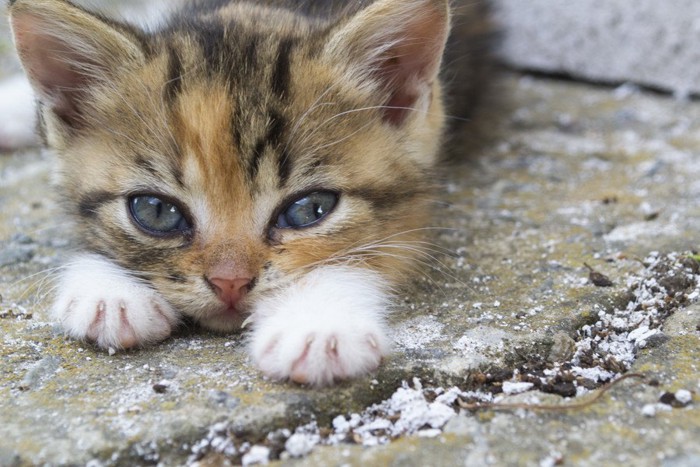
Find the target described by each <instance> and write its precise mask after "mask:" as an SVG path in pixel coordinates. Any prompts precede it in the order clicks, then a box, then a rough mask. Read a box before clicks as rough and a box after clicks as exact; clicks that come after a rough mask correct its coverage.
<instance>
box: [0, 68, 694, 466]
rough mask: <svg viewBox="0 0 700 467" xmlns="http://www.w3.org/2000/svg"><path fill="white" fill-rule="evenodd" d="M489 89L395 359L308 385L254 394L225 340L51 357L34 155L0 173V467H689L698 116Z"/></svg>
mask: <svg viewBox="0 0 700 467" xmlns="http://www.w3.org/2000/svg"><path fill="white" fill-rule="evenodd" d="M8 69H9V68H8ZM1 73H2V70H0V74H1ZM496 94H498V95H499V96H500V98H499V99H498V100H499V101H500V104H499V105H498V106H497V109H498V110H497V111H494V112H493V114H489V115H485V116H483V117H482V118H483V120H480V122H481V123H480V125H479V130H480V131H479V132H478V133H479V134H480V135H481V141H482V144H480V146H479V149H478V151H477V152H478V153H477V154H474V155H472V156H471V157H469V158H467V159H466V160H463V161H462V162H459V163H456V164H454V165H453V166H451V167H450V168H449V170H448V171H447V172H448V175H447V176H446V182H445V187H446V188H445V189H444V190H443V193H442V194H441V200H440V202H437V203H436V209H435V214H436V219H435V227H439V229H436V230H435V233H434V234H433V236H432V237H431V241H432V242H433V243H434V249H435V253H434V255H433V256H434V257H433V258H432V259H430V261H428V264H427V266H426V270H425V273H424V275H423V276H421V277H417V278H416V280H415V282H414V283H412V284H410V285H409V286H408V287H406V289H405V290H404V291H403V292H402V294H401V296H400V297H399V300H398V303H397V306H396V311H395V313H394V314H393V316H392V324H393V329H394V340H395V352H394V354H393V356H392V357H391V358H390V359H388V361H387V362H386V363H385V364H384V365H383V366H382V367H381V369H380V370H379V371H378V372H377V373H376V374H374V375H371V376H369V377H367V378H363V379H360V380H358V381H354V382H351V383H346V384H342V385H340V386H338V387H334V388H328V389H322V390H317V389H309V388H304V387H299V386H296V385H291V384H278V383H271V382H269V381H266V380H265V379H264V378H262V377H261V376H260V374H259V373H258V372H257V371H256V370H255V368H254V367H252V366H251V364H250V363H249V361H248V358H247V356H246V355H245V353H244V349H243V348H242V345H241V343H240V337H239V336H237V335H229V336H218V335H212V334H208V333H205V332H201V331H199V330H196V329H188V330H183V331H182V332H181V333H180V334H179V335H177V336H175V337H173V338H172V339H169V340H168V341H166V342H165V343H163V344H160V345H158V346H156V347H152V348H148V349H143V350H138V351H132V352H125V353H117V354H114V355H109V354H108V353H105V352H102V351H99V350H97V349H95V348H93V347H92V346H90V345H86V344H81V343H78V342H73V341H69V340H66V339H64V338H63V337H62V336H61V334H60V331H59V330H58V329H56V327H55V326H54V325H53V324H52V323H51V322H49V320H48V317H47V313H46V309H47V306H48V304H49V302H50V294H51V287H52V286H51V283H52V282H51V280H52V278H53V277H55V272H56V268H58V267H60V265H61V264H62V261H64V260H65V258H66V256H67V255H68V254H69V249H70V242H69V240H68V232H67V229H66V226H65V222H63V220H62V215H61V212H60V210H59V209H58V207H57V205H56V201H55V199H54V198H53V195H52V192H51V190H50V186H49V185H50V174H51V163H52V161H51V156H50V155H44V154H41V153H40V151H38V150H26V151H21V152H18V153H14V154H5V155H2V156H0V206H1V209H0V295H2V299H1V301H0V355H2V359H1V360H0V465H36V464H44V463H46V464H49V465H84V464H89V465H94V466H98V465H151V464H158V463H161V464H162V465H182V464H193V465H221V464H227V463H230V464H238V463H244V464H247V465H251V464H255V463H256V462H264V461H272V462H274V461H277V460H280V459H281V462H282V463H284V464H292V465H295V464H298V465H402V466H403V465H416V466H418V465H421V466H423V465H435V466H438V465H486V464H493V465H514V464H518V465H520V464H522V465H541V466H549V465H561V464H564V465H567V464H570V465H613V464H622V463H624V464H630V465H668V466H694V465H699V464H700V445H699V444H698V443H697V439H700V397H699V396H698V392H699V391H700V370H699V368H698V357H699V356H700V303H699V300H698V298H700V288H699V285H698V284H699V283H700V276H699V274H700V263H698V259H696V256H695V255H696V253H694V249H696V248H698V240H697V239H698V235H697V232H698V231H700V203H698V200H700V181H699V180H700V156H699V153H700V105H699V104H698V103H695V102H687V101H679V100H674V99H672V98H669V97H665V96H659V95H653V94H646V93H640V92H638V91H635V90H634V89H631V88H629V87H623V88H618V89H609V88H599V87H595V86H590V85H585V84H575V83H570V82H559V81H553V80H547V79H541V78H532V77H527V76H520V75H512V74H509V75H505V76H504V77H503V78H502V79H500V80H499V83H498V85H497V87H496ZM463 149H464V152H465V154H466V153H467V152H473V151H470V148H468V147H466V146H465V147H464V148H463ZM631 374H638V375H641V376H643V377H640V378H629V379H626V380H624V381H621V382H620V383H619V384H616V385H614V386H612V387H609V386H607V383H609V382H610V381H611V380H615V379H617V378H619V377H620V376H622V375H631ZM598 396H600V397H599V398H596V397H598ZM479 404H482V406H481V407H479V406H478V405H479ZM484 404H486V405H485V406H484ZM493 404H496V406H494V405H493ZM504 404H510V405H504Z"/></svg>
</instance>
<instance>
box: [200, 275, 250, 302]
mask: <svg viewBox="0 0 700 467" xmlns="http://www.w3.org/2000/svg"><path fill="white" fill-rule="evenodd" d="M252 281H253V279H250V278H247V277H242V278H236V279H220V278H218V277H215V278H213V279H209V282H211V284H212V285H213V286H214V291H215V292H216V295H217V296H218V297H219V299H220V300H221V301H222V302H224V303H225V304H226V305H228V306H229V307H231V308H235V307H236V304H237V303H238V302H240V301H241V300H242V299H243V297H244V296H245V294H246V293H247V292H248V289H249V285H250V283H251V282H252Z"/></svg>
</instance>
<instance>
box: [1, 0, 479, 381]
mask: <svg viewBox="0 0 700 467" xmlns="http://www.w3.org/2000/svg"><path fill="white" fill-rule="evenodd" d="M460 8H465V9H467V8H469V7H467V6H464V7H460ZM9 12H10V20H11V25H12V30H13V33H14V38H15V43H16V46H17V50H18V52H19V56H20V59H21V61H22V64H23V66H24V69H25V71H26V73H27V76H28V78H29V80H30V82H31V84H32V86H33V88H34V90H35V92H36V95H37V96H38V101H39V116H40V121H41V127H42V131H43V135H44V138H45V140H46V143H47V145H48V146H49V147H50V148H51V149H52V150H53V151H54V152H55V153H56V155H57V158H58V163H59V167H58V172H57V185H58V190H59V194H60V196H61V197H62V200H63V202H64V204H65V207H66V210H67V214H68V216H69V217H70V218H71V219H72V220H73V222H74V223H75V233H76V235H77V237H78V239H79V241H80V242H81V245H82V247H83V249H84V252H83V253H81V254H79V255H77V256H76V257H75V259H74V260H73V262H72V263H70V264H68V265H67V266H66V267H65V270H64V271H63V274H62V277H61V280H60V283H59V284H58V288H57V290H58V293H57V297H56V299H55V302H54V304H53V307H52V313H53V316H55V318H56V319H57V320H58V321H60V322H61V324H62V325H63V327H64V329H65V331H66V333H67V334H68V335H70V336H72V337H74V338H76V339H86V340H90V341H94V342H95V343H96V344H97V345H99V346H100V347H103V348H115V349H126V348H131V347H136V346H141V345H146V344H151V343H155V342H158V341H160V340H163V339H165V338H166V337H168V336H169V335H170V334H171V332H172V331H173V329H174V328H175V327H176V326H177V325H178V323H179V322H180V321H181V320H182V319H183V318H185V317H187V318H189V319H192V320H194V321H196V322H198V323H200V324H201V325H202V326H204V327H205V328H208V329H213V330H216V331H223V332H226V331H234V330H237V329H240V328H241V326H242V324H243V323H244V321H248V322H249V323H250V328H251V329H250V332H251V334H250V344H249V348H250V353H251V356H252V359H253V361H254V362H255V363H256V365H257V366H258V367H259V368H260V369H261V370H262V371H263V372H264V373H265V374H266V375H269V376H270V377H272V378H275V379H291V380H293V381H296V382H300V383H310V384H317V385H321V384H329V383H332V382H333V381H337V380H341V379H346V378H352V377H356V376H359V375H363V374H366V373H367V372H370V371H372V370H374V369H375V368H376V367H377V366H378V365H379V364H380V362H381V360H382V358H383V357H384V356H386V355H387V354H388V352H389V349H390V342H389V338H388V337H387V334H388V332H387V327H386V322H385V316H386V313H387V311H388V308H389V306H390V297H391V291H392V289H393V287H394V286H396V285H397V284H399V283H401V282H402V281H404V280H405V279H406V278H407V277H410V272H411V269H412V267H413V266H414V263H415V262H414V261H413V260H414V257H415V256H416V254H419V251H420V243H419V242H420V241H421V238H422V232H423V228H424V227H425V226H426V225H428V223H429V213H430V207H431V203H430V198H431V194H432V191H433V189H434V186H433V185H434V183H433V180H434V179H435V171H434V169H435V165H436V162H437V159H438V152H439V149H440V144H441V139H442V135H443V131H444V128H445V121H446V117H445V110H444V108H443V90H442V87H441V84H440V79H439V73H440V64H441V61H442V56H443V50H444V48H445V44H446V42H447V39H448V34H449V31H450V21H451V13H450V10H449V6H448V1H447V0H375V1H365V2H351V3H350V2H349V5H348V3H346V2H343V1H340V0H338V1H330V0H308V1H303V0H296V1H293V0H268V1H263V2H249V1H236V0H229V1H222V0H218V1H216V0H212V1H195V2H190V3H187V4H186V5H185V6H184V7H183V9H182V10H181V11H180V12H179V13H176V14H174V16H172V17H171V18H170V19H168V20H167V21H165V23H164V24H162V25H161V26H159V27H157V28H150V29H146V30H144V29H140V28H136V27H133V26H129V25H127V24H123V23H119V22H116V21H113V20H108V19H106V18H104V17H101V16H99V15H96V14H94V13H90V12H88V11H87V10H85V9H83V8H80V7H78V6H75V5H74V4H72V3H70V2H68V1H66V0H14V1H12V2H11V3H10V8H9ZM460 29H464V30H465V31H466V27H465V26H464V23H460ZM465 35H467V34H466V33H465V34H462V35H461V36H459V37H457V38H456V39H454V40H459V39H460V38H463V37H465ZM454 53H457V52H454ZM457 56H458V55H453V57H457ZM475 70H476V68H474V69H472V70H465V73H470V74H469V75H465V74H460V71H459V70H457V71H454V70H453V73H456V76H457V77H456V78H455V77H454V76H453V77H452V79H453V80H455V81H458V84H459V85H460V86H466V85H467V84H466V83H469V82H470V79H471V77H473V76H474V71H475ZM453 111H454V112H460V111H461V110H460V109H459V108H455V109H453Z"/></svg>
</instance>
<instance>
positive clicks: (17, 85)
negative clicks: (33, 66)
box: [0, 75, 39, 151]
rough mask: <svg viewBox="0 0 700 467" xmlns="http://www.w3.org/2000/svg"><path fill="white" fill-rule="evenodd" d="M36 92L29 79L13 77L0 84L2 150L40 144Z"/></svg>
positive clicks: (18, 76)
mask: <svg viewBox="0 0 700 467" xmlns="http://www.w3.org/2000/svg"><path fill="white" fill-rule="evenodd" d="M38 142H39V139H38V138H37V136H36V108H35V104H34V92H33V91H32V88H31V86H30V85H29V82H28V81H27V78H25V77H24V76H23V75H17V76H13V77H11V78H7V79H5V80H4V81H2V82H0V150H4V151H7V150H11V149H17V148H21V147H25V146H32V145H36V144H38Z"/></svg>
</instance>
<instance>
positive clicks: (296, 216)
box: [276, 191, 338, 229]
mask: <svg viewBox="0 0 700 467" xmlns="http://www.w3.org/2000/svg"><path fill="white" fill-rule="evenodd" d="M337 203H338V195H337V194H335V193H332V192H330V191H319V192H316V193H311V194H310V195H306V196H304V197H303V198H301V199H299V200H297V201H295V202H293V203H292V204H290V205H289V206H288V207H287V209H285V210H284V211H283V212H282V213H281V214H280V215H279V217H278V218H277V224H276V227H277V228H279V229H295V228H300V227H308V226H310V225H312V224H315V223H316V222H318V221H320V220H321V219H323V218H324V217H326V216H327V215H328V213H329V212H331V211H332V210H333V208H334V207H335V205H336V204H337Z"/></svg>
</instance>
